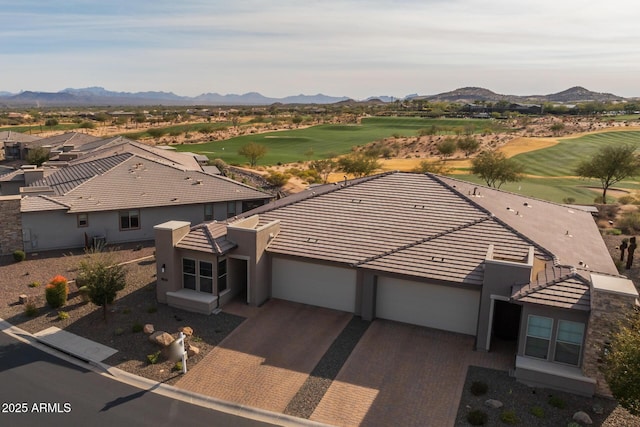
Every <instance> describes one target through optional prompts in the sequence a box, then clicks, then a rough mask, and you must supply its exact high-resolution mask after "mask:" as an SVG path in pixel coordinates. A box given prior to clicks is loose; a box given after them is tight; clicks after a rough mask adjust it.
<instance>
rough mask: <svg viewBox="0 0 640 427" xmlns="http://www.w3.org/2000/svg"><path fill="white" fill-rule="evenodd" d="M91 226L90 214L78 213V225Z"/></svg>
mask: <svg viewBox="0 0 640 427" xmlns="http://www.w3.org/2000/svg"><path fill="white" fill-rule="evenodd" d="M88 226H89V215H87V214H86V213H81V214H78V227H88Z"/></svg>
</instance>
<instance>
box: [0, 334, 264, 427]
mask: <svg viewBox="0 0 640 427" xmlns="http://www.w3.org/2000/svg"><path fill="white" fill-rule="evenodd" d="M0 405H1V406H0V426H12V427H13V426H39V425H46V426H64V427H69V426H80V425H90V426H123V427H124V426H148V425H151V426H154V427H156V426H158V427H159V426H172V427H173V426H234V427H235V426H238V427H253V426H268V425H272V424H266V423H263V422H259V421H255V420H251V419H246V418H242V417H238V416H235V415H230V414H227V413H223V412H218V411H214V410H212V409H207V408H203V407H200V406H196V405H192V404H189V403H186V402H183V401H180V400H175V399H171V398H168V397H165V396H161V395H158V394H155V393H152V392H151V391H149V390H141V389H139V388H136V387H132V386H129V385H127V384H123V383H121V382H119V381H116V380H113V379H110V378H107V377H105V376H103V375H100V374H98V373H96V372H93V371H91V370H88V369H83V368H82V367H79V366H76V365H75V364H72V363H69V362H67V361H65V360H62V359H60V358H57V357H55V356H53V355H51V354H49V353H46V352H43V351H41V350H39V349H37V348H35V347H33V346H31V345H29V344H25V343H23V342H20V341H18V340H16V339H14V338H12V337H10V336H8V335H7V334H5V333H2V332H0Z"/></svg>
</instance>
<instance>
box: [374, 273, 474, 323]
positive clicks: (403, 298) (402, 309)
mask: <svg viewBox="0 0 640 427" xmlns="http://www.w3.org/2000/svg"><path fill="white" fill-rule="evenodd" d="M479 304H480V291H479V290H478V291H475V290H470V289H461V288H455V287H453V286H440V285H432V284H428V283H421V282H412V281H408V280H401V279H394V278H390V277H380V276H379V277H378V286H377V292H376V317H379V318H381V319H389V320H396V321H398V322H404V323H411V324H414V325H421V326H427V327H430V328H435V329H443V330H446V331H452V332H460V333H463V334H468V335H475V334H476V324H477V321H478V307H479Z"/></svg>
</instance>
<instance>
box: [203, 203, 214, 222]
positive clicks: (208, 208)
mask: <svg viewBox="0 0 640 427" xmlns="http://www.w3.org/2000/svg"><path fill="white" fill-rule="evenodd" d="M204 220H205V221H212V220H213V203H206V204H205V205H204Z"/></svg>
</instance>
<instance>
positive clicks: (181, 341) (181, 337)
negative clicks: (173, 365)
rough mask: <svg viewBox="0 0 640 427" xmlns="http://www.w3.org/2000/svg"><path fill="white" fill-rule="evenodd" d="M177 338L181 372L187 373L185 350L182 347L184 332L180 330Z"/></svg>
mask: <svg viewBox="0 0 640 427" xmlns="http://www.w3.org/2000/svg"><path fill="white" fill-rule="evenodd" d="M178 339H179V340H180V348H181V349H182V373H183V374H186V373H187V352H186V351H185V349H184V333H182V332H180V334H179V336H178Z"/></svg>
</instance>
